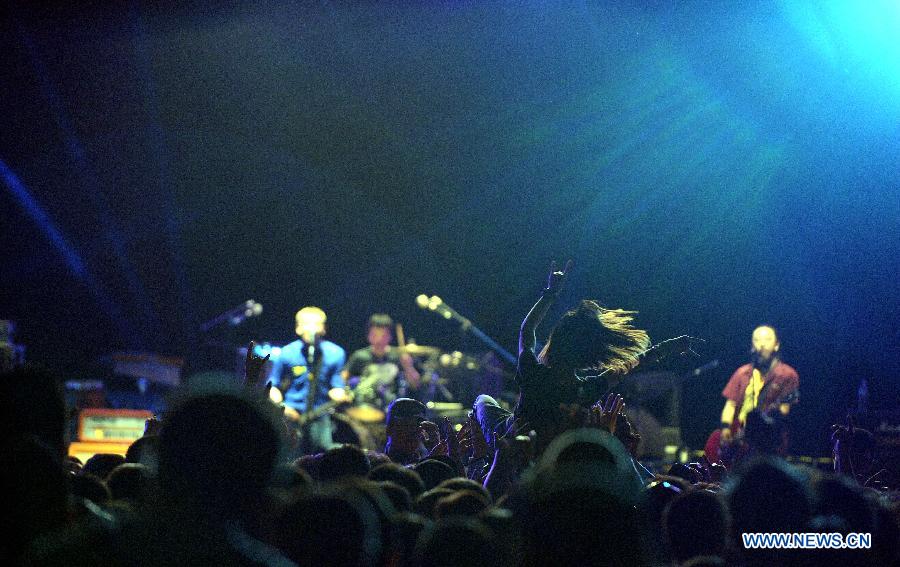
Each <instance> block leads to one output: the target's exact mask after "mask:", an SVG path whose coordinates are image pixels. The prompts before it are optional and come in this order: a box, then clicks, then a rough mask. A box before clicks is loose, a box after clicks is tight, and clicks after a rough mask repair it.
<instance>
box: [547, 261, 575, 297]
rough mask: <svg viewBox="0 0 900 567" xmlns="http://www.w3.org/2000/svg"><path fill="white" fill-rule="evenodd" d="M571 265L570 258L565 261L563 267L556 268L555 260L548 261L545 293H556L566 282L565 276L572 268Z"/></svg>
mask: <svg viewBox="0 0 900 567" xmlns="http://www.w3.org/2000/svg"><path fill="white" fill-rule="evenodd" d="M572 265H573V264H572V260H569V261H567V262H566V267H565V268H563V269H562V270H558V269H557V267H556V260H553V261H552V262H550V275H549V276H547V293H552V294H554V295H556V294H558V293H559V292H560V291H561V290H562V287H563V284H564V283H565V282H566V276H567V275H568V274H569V271H570V270H571V269H572Z"/></svg>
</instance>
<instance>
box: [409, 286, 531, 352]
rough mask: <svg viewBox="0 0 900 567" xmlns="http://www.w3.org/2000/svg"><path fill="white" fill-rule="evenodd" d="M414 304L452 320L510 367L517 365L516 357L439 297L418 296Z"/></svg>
mask: <svg viewBox="0 0 900 567" xmlns="http://www.w3.org/2000/svg"><path fill="white" fill-rule="evenodd" d="M423 300H424V301H423ZM416 303H417V304H418V305H419V307H422V308H423V309H428V310H430V311H434V312H436V313H438V314H439V315H441V316H442V317H443V318H444V319H453V320H454V321H456V322H457V323H459V326H460V328H461V329H462V330H463V331H466V332H469V333H472V334H473V335H474V336H475V338H477V339H478V340H480V341H481V342H483V343H484V344H486V345H487V346H488V347H489V348H490V349H491V350H493V351H494V352H496V353H497V354H499V355H500V356H501V357H502V358H503V359H504V360H506V361H507V362H509V363H510V364H512V365H515V364H516V363H517V361H516V357H515V356H513V355H512V353H510V352H509V351H508V350H506V349H505V348H503V347H502V346H500V345H499V344H498V343H497V341H495V340H494V339H492V338H491V337H489V336H488V335H487V334H486V333H485V332H484V331H482V330H481V329H479V328H478V327H476V326H475V324H474V323H472V321H471V320H469V319H467V318H466V317H463V316H462V315H460V314H459V313H457V311H456V310H455V309H453V308H452V307H450V306H449V305H447V304H446V303H444V300H442V299H441V298H440V297H438V296H436V295H432V296H431V297H430V298H429V297H427V296H424V295H420V296H419V297H418V298H416Z"/></svg>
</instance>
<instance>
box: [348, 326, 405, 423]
mask: <svg viewBox="0 0 900 567" xmlns="http://www.w3.org/2000/svg"><path fill="white" fill-rule="evenodd" d="M393 326H394V322H393V320H391V317H390V316H389V315H386V314H384V313H375V314H373V315H372V316H371V317H369V326H368V333H367V335H366V339H367V341H368V343H369V346H367V347H365V348H361V349H359V350H357V351H355V352H354V353H353V354H351V355H350V358H348V359H347V364H346V365H345V366H344V371H343V376H344V380H345V382H346V383H347V384H348V385H349V386H350V387H351V388H355V387H356V385H357V384H358V383H359V382H360V381H361V380H363V379H365V382H366V383H367V384H372V386H371V388H366V391H357V392H356V401H357V403H368V404H372V405H375V406H377V407H379V408H386V407H387V406H388V404H390V403H391V402H392V401H394V400H395V399H397V398H401V397H407V396H409V397H415V394H414V393H415V392H416V391H417V390H418V389H419V385H420V384H421V376H420V375H419V371H418V370H416V367H415V365H414V364H413V359H412V357H411V356H410V355H409V354H407V353H405V352H403V351H402V349H400V348H399V347H395V346H392V345H391V342H392V341H393V340H394V336H393ZM376 377H377V378H376Z"/></svg>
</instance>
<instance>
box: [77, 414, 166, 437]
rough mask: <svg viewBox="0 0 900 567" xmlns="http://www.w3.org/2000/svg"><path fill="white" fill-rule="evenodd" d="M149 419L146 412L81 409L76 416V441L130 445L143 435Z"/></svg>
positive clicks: (150, 415) (151, 415) (149, 416)
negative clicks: (145, 424)
mask: <svg viewBox="0 0 900 567" xmlns="http://www.w3.org/2000/svg"><path fill="white" fill-rule="evenodd" d="M151 417H153V413H152V412H149V411H146V410H125V409H99V408H92V409H83V410H81V411H80V412H79V414H78V440H79V441H83V442H98V441H99V442H121V443H131V442H132V441H134V440H136V439H139V438H140V437H142V436H143V435H144V422H146V421H147V420H148V419H150V418H151Z"/></svg>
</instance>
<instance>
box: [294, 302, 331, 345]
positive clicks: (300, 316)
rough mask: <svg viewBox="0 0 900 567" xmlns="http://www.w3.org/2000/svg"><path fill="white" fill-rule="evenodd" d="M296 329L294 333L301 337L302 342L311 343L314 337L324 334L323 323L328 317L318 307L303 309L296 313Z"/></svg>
mask: <svg viewBox="0 0 900 567" xmlns="http://www.w3.org/2000/svg"><path fill="white" fill-rule="evenodd" d="M296 319H297V328H296V333H297V334H298V335H300V336H301V337H303V340H305V341H307V342H312V341H313V340H315V338H316V337H319V336H322V335H324V334H325V321H326V320H327V319H328V317H326V316H325V312H324V311H322V310H321V309H320V308H318V307H312V306H310V307H304V308H303V309H301V310H300V311H297V315H296Z"/></svg>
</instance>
